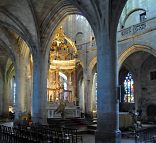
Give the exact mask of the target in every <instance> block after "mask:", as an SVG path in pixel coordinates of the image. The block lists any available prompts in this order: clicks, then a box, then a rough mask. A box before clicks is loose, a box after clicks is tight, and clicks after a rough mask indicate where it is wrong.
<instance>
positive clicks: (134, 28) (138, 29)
mask: <svg viewBox="0 0 156 143" xmlns="http://www.w3.org/2000/svg"><path fill="white" fill-rule="evenodd" d="M145 29H146V22H143V23H139V24H136V25H133V26H130V27H128V28H126V29H123V30H122V31H121V36H129V35H133V34H136V33H139V32H142V31H143V30H145Z"/></svg>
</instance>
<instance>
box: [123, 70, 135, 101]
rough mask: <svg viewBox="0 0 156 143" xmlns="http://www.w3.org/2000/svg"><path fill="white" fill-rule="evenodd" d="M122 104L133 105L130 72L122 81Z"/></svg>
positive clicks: (132, 82)
mask: <svg viewBox="0 0 156 143" xmlns="http://www.w3.org/2000/svg"><path fill="white" fill-rule="evenodd" d="M124 102H127V103H134V81H133V77H132V74H131V73H130V72H129V73H128V74H127V75H126V77H125V80H124Z"/></svg>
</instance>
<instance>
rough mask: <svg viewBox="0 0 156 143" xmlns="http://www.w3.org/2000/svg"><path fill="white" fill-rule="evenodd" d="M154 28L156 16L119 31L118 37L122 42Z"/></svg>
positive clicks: (155, 28) (155, 26)
mask: <svg viewBox="0 0 156 143" xmlns="http://www.w3.org/2000/svg"><path fill="white" fill-rule="evenodd" d="M153 30H156V17H153V18H151V19H148V20H146V21H144V22H141V23H138V24H135V25H132V26H130V27H127V28H125V29H122V30H120V31H118V32H117V39H118V41H119V42H120V41H123V40H127V39H129V38H133V37H136V36H139V35H141V34H144V33H147V32H150V31H153Z"/></svg>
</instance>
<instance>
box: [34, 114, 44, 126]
mask: <svg viewBox="0 0 156 143" xmlns="http://www.w3.org/2000/svg"><path fill="white" fill-rule="evenodd" d="M32 121H33V123H40V124H44V125H45V124H47V118H44V117H40V116H33V117H32Z"/></svg>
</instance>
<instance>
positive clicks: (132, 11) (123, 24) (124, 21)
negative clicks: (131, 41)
mask: <svg viewBox="0 0 156 143" xmlns="http://www.w3.org/2000/svg"><path fill="white" fill-rule="evenodd" d="M136 11H143V12H146V10H145V9H143V8H135V9H133V10H131V11H130V12H129V13H128V14H127V15H126V16H125V18H124V20H123V22H122V26H123V27H124V26H125V23H126V20H127V19H128V17H129V16H130V15H131V14H133V13H134V12H136Z"/></svg>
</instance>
